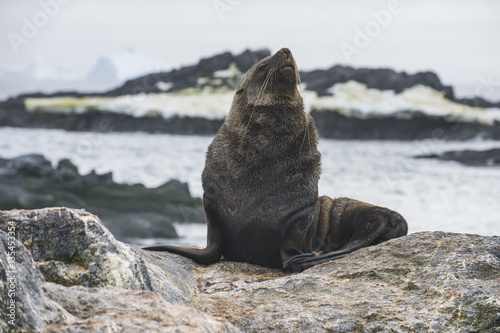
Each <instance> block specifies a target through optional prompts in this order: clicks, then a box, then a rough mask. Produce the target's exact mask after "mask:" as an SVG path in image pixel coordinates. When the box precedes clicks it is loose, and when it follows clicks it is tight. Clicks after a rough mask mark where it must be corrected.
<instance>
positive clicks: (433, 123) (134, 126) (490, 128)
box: [0, 50, 500, 140]
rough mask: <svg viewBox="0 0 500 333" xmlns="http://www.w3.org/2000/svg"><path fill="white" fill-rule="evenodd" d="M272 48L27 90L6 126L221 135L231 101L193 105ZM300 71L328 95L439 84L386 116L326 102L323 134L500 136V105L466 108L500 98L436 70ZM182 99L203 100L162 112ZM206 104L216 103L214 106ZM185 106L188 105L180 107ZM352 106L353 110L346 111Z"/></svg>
mask: <svg viewBox="0 0 500 333" xmlns="http://www.w3.org/2000/svg"><path fill="white" fill-rule="evenodd" d="M269 54H270V52H269V50H256V51H251V50H246V51H244V52H243V53H241V54H238V55H233V54H231V53H230V52H224V53H221V54H218V55H214V56H212V57H207V58H204V59H201V60H200V61H199V62H198V63H197V64H195V65H191V66H184V67H182V68H179V69H175V70H172V71H169V72H165V73H154V74H149V75H145V76H141V77H138V78H136V79H133V80H129V81H127V82H126V83H124V84H123V85H122V86H120V87H118V88H116V89H113V90H110V91H104V92H96V93H92V94H90V93H79V92H58V93H54V94H41V93H32V94H22V95H19V96H17V97H14V98H10V99H8V100H6V101H3V102H0V126H11V127H25V128H58V129H64V130H69V131H97V132H109V131H118V132H133V131H144V132H148V133H171V134H187V135H190V134H198V135H214V134H215V133H216V132H217V130H218V129H219V127H220V126H221V124H222V122H223V119H222V118H223V115H224V114H225V113H224V112H220V108H224V111H227V110H225V109H226V108H228V107H229V106H228V105H227V106H226V105H225V104H224V103H225V102H224V103H223V102H220V101H219V102H220V103H222V104H221V105H220V108H219V111H218V112H216V113H217V115H216V116H212V117H211V116H207V117H204V116H203V112H201V113H202V115H200V114H197V113H196V112H194V111H193V112H194V113H195V115H187V114H189V112H191V111H192V110H191V108H192V107H195V106H197V107H198V108H199V106H200V105H202V107H201V109H202V110H204V111H205V112H208V111H207V110H208V109H210V108H213V107H215V106H214V105H212V104H210V103H209V102H208V100H209V99H210V98H211V97H210V96H211V95H210V94H223V93H224V92H226V93H227V92H230V91H233V90H234V88H235V87H236V84H237V83H238V81H239V79H240V78H241V76H242V75H243V73H245V72H246V71H247V70H248V69H249V68H250V67H251V66H252V65H253V64H254V63H255V62H257V61H259V60H260V59H262V58H263V57H265V56H268V55H269ZM300 76H301V80H302V83H303V85H304V87H305V92H307V93H312V94H313V95H315V96H318V97H327V99H328V98H330V97H333V96H334V95H335V94H336V93H335V92H334V91H333V90H332V89H333V87H334V86H335V85H338V84H345V83H348V82H357V84H360V85H364V87H366V88H367V89H374V90H373V91H366V92H364V93H366V94H368V95H370V94H373V93H375V95H377V94H378V93H380V92H387V91H392V92H394V93H396V94H400V93H402V92H404V91H405V89H411V88H414V87H427V88H430V89H432V93H431V95H432V96H428V95H426V97H422V96H420V95H418V94H419V93H418V92H417V93H414V95H412V96H410V97H409V100H412V101H414V102H415V103H416V104H411V103H410V104H408V105H407V106H408V109H402V110H399V111H398V112H397V113H395V114H392V113H390V112H389V113H388V114H384V112H382V113H378V112H380V111H381V110H378V111H377V110H373V112H369V113H368V114H363V115H362V116H359V117H358V116H353V115H348V114H349V113H354V114H356V112H359V110H357V109H356V106H359V105H358V104H359V103H358V104H356V103H357V102H353V104H352V105H351V104H349V103H347V101H346V103H347V105H350V106H349V107H352V108H354V109H352V110H351V109H349V110H343V109H342V107H339V106H338V105H337V104H333V105H336V107H332V105H331V104H328V102H324V103H326V104H325V105H326V106H325V105H323V106H324V107H322V108H321V110H319V109H318V108H316V109H315V108H314V107H312V109H311V115H312V116H313V118H314V119H315V122H316V125H317V126H318V130H319V134H320V136H322V137H326V138H336V139H360V140H372V139H374V140H422V139H444V140H470V139H475V138H485V139H492V140H500V121H499V120H498V119H497V118H495V117H496V116H491V117H492V119H489V117H490V116H489V115H488V114H487V113H488V112H492V113H493V112H496V111H491V110H487V109H481V110H479V111H478V109H474V110H475V111H473V112H472V113H474V115H472V116H471V117H472V119H468V120H467V119H466V118H467V112H469V111H470V110H469V111H467V112H466V111H464V110H462V109H461V108H463V107H465V106H468V107H469V106H471V107H478V108H500V102H492V101H487V100H484V99H482V98H479V97H475V98H457V97H456V96H455V95H454V92H453V88H452V87H451V86H447V85H444V84H443V83H442V82H441V81H440V79H439V77H438V76H437V75H436V74H435V73H433V72H421V73H415V74H408V73H406V72H396V71H394V70H392V69H388V68H382V69H370V68H352V67H349V66H339V65H336V66H333V67H331V68H328V69H318V70H312V71H302V72H301V73H300ZM375 90H376V91H377V92H375ZM202 92H206V93H207V94H208V95H202ZM349 93H350V94H351V95H349V96H348V98H347V99H351V100H352V99H356V98H357V97H359V96H357V94H360V92H359V91H351V92H349ZM427 93H429V92H427ZM155 94H157V95H158V96H162V94H163V96H164V95H165V94H170V95H168V96H169V97H165V96H164V98H165V99H163V100H161V98H160V97H158V98H159V99H160V100H159V101H157V103H158V104H154V103H153V104H151V105H149V104H147V103H146V102H145V101H132V100H121V101H119V102H116V101H115V102H109V98H116V97H120V96H121V97H123V96H127V97H130V96H138V95H140V96H151V95H155ZM415 94H416V95H415ZM368 95H367V96H368ZM382 95H383V94H382ZM382 95H377V96H378V97H373V96H372V95H370V96H371V97H369V96H368V97H366V98H368V99H370V98H371V99H373V102H374V103H375V104H376V103H379V102H380V100H378V99H383V96H382ZM56 97H60V98H63V99H64V98H66V100H65V101H61V100H59V102H57V103H60V104H57V103H55V105H52V106H50V107H49V106H47V105H45V106H43V105H44V104H43V102H42V106H40V105H38V106H34V107H33V109H31V108H29V107H27V106H26V104H25V101H26V100H28V99H35V100H37V99H38V100H40V99H42V100H43V99H50V98H56ZM180 97H186V98H188V99H189V98H191V99H194V100H196V101H199V102H197V103H194V104H192V105H191V104H189V103H188V102H187V100H183V102H182V103H188V104H182V103H181V105H182V106H179V105H178V104H175V102H172V103H174V104H172V105H170V106H169V110H170V111H168V112H171V113H172V114H170V113H169V114H168V115H167V116H162V114H161V112H160V111H159V109H158V108H160V109H161V108H162V107H165V103H166V104H168V103H170V102H169V101H171V100H169V98H173V99H174V100H177V101H178V98H180ZM212 97H213V96H212ZM86 98H89V99H92V98H95V99H96V101H95V103H96V104H92V103H91V104H90V105H87V104H85V103H84V102H82V101H83V100H85V99H86ZM106 98H108V100H106V101H107V102H109V103H110V104H109V105H108V104H106V107H104V106H102V105H101V104H99V103H104V102H103V99H106ZM419 98H424V99H425V98H436V100H433V103H434V104H433V106H436V104H440V103H441V105H440V106H439V107H437V108H438V109H439V108H441V109H440V111H443V108H444V110H447V108H450V105H448V104H446V103H451V102H453V103H454V104H453V105H452V106H453V107H455V109H457V108H458V110H459V111H456V110H455V111H454V112H455V113H457V114H455V116H456V117H455V118H454V117H453V116H451V117H450V116H444V115H441V116H437V115H434V114H432V112H431V113H429V114H428V113H425V112H422V110H420V109H418V107H419V105H421V103H423V101H422V100H420V99H419ZM441 98H442V99H441ZM361 100H362V98H361ZM211 101H212V100H211ZM217 101H218V100H217ZM330 102H331V99H330ZM64 103H67V104H64ZM78 103H83V104H78ZM120 103H122V104H120ZM205 103H207V104H210V105H209V106H207V105H205ZM321 103H323V102H321V101H320V102H319V104H321ZM419 103H420V104H419ZM443 103H444V104H443ZM117 104H120V105H121V107H123V108H125V109H123V110H122V109H120V107H117ZM144 104H147V105H148V108H147V111H145V112H144V113H141V112H139V113H138V114H139V115H137V114H135V113H134V112H137V109H134V108H139V109H140V108H141V107H143V106H144ZM393 104H394V101H393V102H392V103H391V102H388V105H385V106H380V105H379V106H378V108H389V110H392V109H391V108H393V107H394V105H393ZM395 104H397V103H395ZM424 104H425V103H424ZM445 104H446V105H445ZM186 105H187V106H186ZM398 105H399V104H398ZM38 107H40V109H38ZM101 107H102V108H101ZM113 107H115V109H113ZM179 107H180V108H183V107H184V108H185V109H182V110H180V109H176V108H179ZM217 107H219V104H217ZM364 107H366V105H365V106H364ZM370 107H371V105H370ZM412 107H415V109H412ZM58 108H59V109H58ZM65 108H66V109H65ZM204 108H205V109H204ZM452 109H453V108H452ZM492 110H496V109H492ZM212 111H213V110H212ZM212 111H210V112H212ZM346 111H349V112H347V113H346ZM382 111H384V110H382ZM386 111H387V110H386ZM168 112H167V113H168ZM176 112H177V113H176ZM210 112H209V113H210ZM450 112H451V111H450ZM185 113H187V114H185ZM438 113H439V112H438ZM495 114H496V113H495ZM469 116H470V115H469ZM474 117H478V118H481V117H483V118H485V119H486V120H485V119H482V121H479V120H478V119H476V118H474ZM474 119H475V120H474Z"/></svg>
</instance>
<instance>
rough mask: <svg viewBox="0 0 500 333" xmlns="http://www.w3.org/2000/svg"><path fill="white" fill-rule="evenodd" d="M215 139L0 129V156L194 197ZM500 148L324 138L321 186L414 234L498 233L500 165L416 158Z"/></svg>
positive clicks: (187, 231) (185, 230) (195, 235)
mask: <svg viewBox="0 0 500 333" xmlns="http://www.w3.org/2000/svg"><path fill="white" fill-rule="evenodd" d="M211 140H212V137H206V136H178V135H167V134H147V133H111V134H103V133H88V132H65V131H62V130H46V129H18V128H0V157H4V158H11V157H15V156H19V155H22V154H29V153H40V154H44V155H45V156H46V157H47V158H48V159H49V160H50V161H52V163H53V164H56V163H57V162H58V161H59V160H60V159H63V158H70V159H71V160H72V161H73V163H75V165H77V166H78V168H79V170H80V172H81V173H88V172H90V171H91V170H92V169H95V170H96V171H97V172H98V173H104V172H108V171H112V172H113V175H114V180H115V181H118V182H126V183H144V184H145V185H147V186H150V187H153V186H158V185H160V184H162V183H164V182H166V181H168V180H169V179H172V178H176V179H179V180H181V181H184V182H188V184H189V188H190V190H191V193H192V194H193V195H196V196H201V194H202V189H201V172H202V170H203V165H204V160H205V152H206V149H207V146H208V145H209V144H210V142H211ZM499 146H500V142H492V141H470V142H446V141H412V142H399V141H337V140H327V139H320V145H319V149H320V151H321V153H322V169H323V172H322V176H321V179H320V183H319V191H320V194H326V195H329V196H332V197H339V196H348V197H352V198H356V199H359V200H363V201H367V202H370V203H374V204H377V205H381V206H386V207H389V208H392V209H394V210H397V211H399V212H400V213H401V214H403V216H405V218H406V219H407V221H408V223H409V227H410V232H416V231H423V230H442V231H450V232H460V233H475V234H481V235H498V234H500V168H481V167H466V166H463V165H460V164H458V163H455V162H441V161H434V160H426V159H413V158H412V156H414V155H419V154H429V153H438V152H443V151H446V150H454V149H488V148H492V147H499ZM203 228H204V226H200V225H195V226H191V225H187V226H181V228H180V230H179V232H180V233H181V234H184V235H185V236H186V237H187V238H185V239H182V240H181V243H188V244H194V243H199V242H201V241H203V235H204V234H205V231H203ZM191 235H192V237H191ZM200 235H201V237H200ZM190 237H191V238H190ZM200 239H201V240H200ZM199 245H203V244H199Z"/></svg>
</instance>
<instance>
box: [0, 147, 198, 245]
mask: <svg viewBox="0 0 500 333" xmlns="http://www.w3.org/2000/svg"><path fill="white" fill-rule="evenodd" d="M53 206H66V207H71V208H85V209H87V210H89V211H92V212H96V213H98V214H99V215H100V216H101V217H102V219H103V221H104V224H105V225H106V226H107V227H108V228H109V229H110V231H111V232H112V233H113V235H115V236H116V237H117V238H118V239H122V240H124V239H130V238H131V237H133V238H150V237H167V238H175V237H177V234H176V231H175V229H174V227H173V224H172V223H173V222H175V221H177V222H204V221H205V218H204V213H203V208H202V206H201V199H199V198H193V197H192V196H191V195H190V193H189V189H188V187H187V184H182V183H180V182H178V181H175V180H171V181H169V182H167V183H165V184H163V185H161V186H159V187H157V188H146V187H145V186H143V185H141V184H135V185H127V184H118V183H115V182H114V181H113V179H112V175H111V173H108V174H103V175H98V174H96V173H95V172H91V173H89V174H88V175H84V176H81V175H80V174H79V173H78V170H77V168H76V166H74V165H73V164H72V163H71V161H69V160H62V161H60V162H59V164H58V166H57V167H55V168H54V167H52V165H51V163H50V162H49V161H48V160H47V159H45V157H44V156H42V155H26V156H20V157H17V158H14V159H10V160H7V159H1V158H0V209H4V210H5V209H14V208H18V209H19V208H21V209H35V208H43V207H53Z"/></svg>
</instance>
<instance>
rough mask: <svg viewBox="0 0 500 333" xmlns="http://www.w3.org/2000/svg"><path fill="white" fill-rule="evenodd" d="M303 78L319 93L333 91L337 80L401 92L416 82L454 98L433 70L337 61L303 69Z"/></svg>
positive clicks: (311, 88) (324, 93)
mask: <svg viewBox="0 0 500 333" xmlns="http://www.w3.org/2000/svg"><path fill="white" fill-rule="evenodd" d="M300 78H301V81H302V82H304V83H306V84H307V90H313V91H315V92H317V93H318V95H319V96H325V95H331V92H329V89H330V88H331V87H333V86H334V85H335V84H337V83H345V82H347V81H357V82H359V83H364V84H366V86H367V87H368V88H375V89H379V90H393V91H394V92H396V93H400V92H402V91H403V90H405V89H407V88H411V87H413V86H415V85H419V84H420V85H424V86H428V87H431V88H433V89H435V90H437V91H442V92H444V95H445V97H446V98H448V99H451V100H454V94H453V89H452V88H451V87H450V86H445V85H443V84H442V83H441V81H440V80H439V77H438V76H437V75H436V74H435V73H433V72H420V73H416V74H413V75H412V74H407V73H406V72H395V71H394V70H392V69H389V68H380V69H371V68H358V69H355V68H353V67H350V66H341V65H336V66H333V67H331V68H329V69H319V70H313V71H310V72H301V73H300Z"/></svg>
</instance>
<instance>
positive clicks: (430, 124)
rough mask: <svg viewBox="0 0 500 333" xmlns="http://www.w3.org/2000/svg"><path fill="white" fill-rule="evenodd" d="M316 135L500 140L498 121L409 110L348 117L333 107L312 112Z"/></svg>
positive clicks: (359, 138)
mask: <svg viewBox="0 0 500 333" xmlns="http://www.w3.org/2000/svg"><path fill="white" fill-rule="evenodd" d="M311 116H312V117H313V118H314V121H315V123H316V127H317V129H318V134H319V135H320V136H321V137H324V138H331V139H355V140H363V139H366V140H424V139H440V140H471V139H476V138H483V139H491V140H500V123H498V122H496V123H495V124H494V125H491V126H490V125H485V124H480V123H477V122H465V121H454V120H450V119H447V118H444V117H437V116H429V115H425V114H423V113H416V112H415V113H411V114H407V115H405V114H404V113H401V114H400V115H398V116H378V117H376V116H373V117H369V118H358V117H348V116H345V115H343V114H341V113H339V112H337V111H335V110H330V111H327V110H325V111H316V110H312V111H311Z"/></svg>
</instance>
